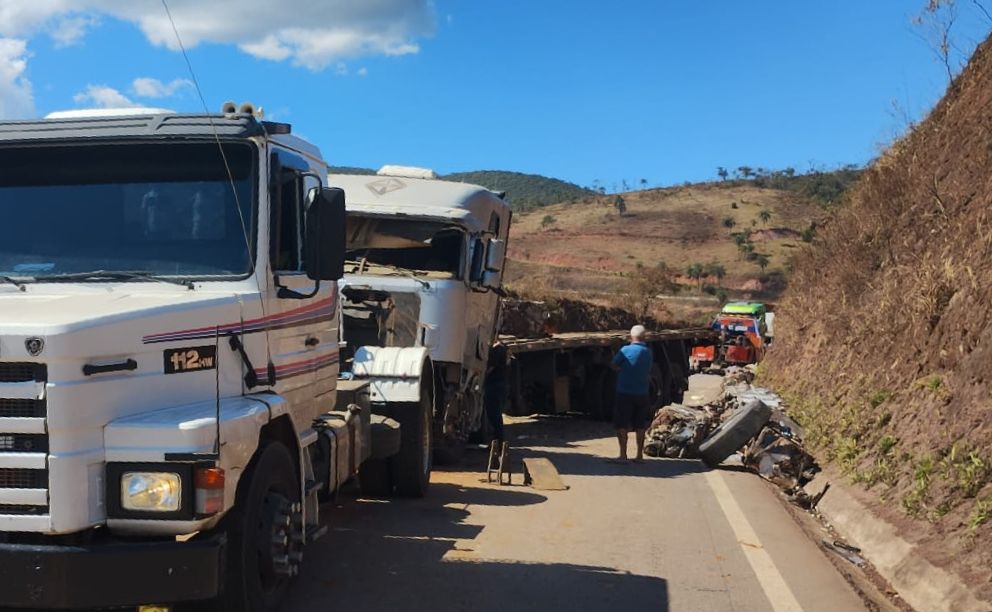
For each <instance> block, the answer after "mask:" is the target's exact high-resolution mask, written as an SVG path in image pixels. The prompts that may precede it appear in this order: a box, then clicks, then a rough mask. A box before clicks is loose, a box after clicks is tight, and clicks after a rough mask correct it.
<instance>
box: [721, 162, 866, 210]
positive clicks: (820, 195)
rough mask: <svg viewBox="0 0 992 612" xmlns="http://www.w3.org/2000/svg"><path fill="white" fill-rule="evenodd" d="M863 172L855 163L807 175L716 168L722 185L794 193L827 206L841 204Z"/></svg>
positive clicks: (815, 171)
mask: <svg viewBox="0 0 992 612" xmlns="http://www.w3.org/2000/svg"><path fill="white" fill-rule="evenodd" d="M863 172H864V168H862V167H860V166H856V165H853V164H848V165H846V166H842V167H840V168H837V169H836V170H811V171H809V172H807V173H806V174H799V173H797V172H796V169H795V168H785V169H783V170H769V169H767V168H752V167H751V166H740V167H738V168H737V169H736V170H732V171H731V170H728V169H727V168H724V167H723V166H719V167H717V169H716V175H717V176H718V177H720V180H721V181H722V182H728V183H731V184H734V183H736V184H740V183H744V182H747V183H748V184H751V185H754V186H755V187H761V188H764V189H781V190H783V191H793V192H796V193H800V194H802V195H804V196H806V197H808V198H811V199H813V200H816V201H817V202H819V203H820V204H821V205H823V206H830V205H831V204H834V203H836V202H838V201H839V200H840V197H841V196H842V195H843V194H844V192H845V191H847V189H848V188H849V187H850V186H851V185H853V184H854V183H855V182H856V181H857V180H858V179H859V178H861V174H862V173H863Z"/></svg>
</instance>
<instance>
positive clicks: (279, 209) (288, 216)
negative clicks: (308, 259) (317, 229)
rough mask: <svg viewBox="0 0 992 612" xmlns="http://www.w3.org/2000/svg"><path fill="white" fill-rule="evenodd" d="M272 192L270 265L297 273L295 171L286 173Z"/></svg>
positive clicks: (298, 187) (298, 183) (299, 235)
mask: <svg viewBox="0 0 992 612" xmlns="http://www.w3.org/2000/svg"><path fill="white" fill-rule="evenodd" d="M273 191H274V192H275V193H273V207H272V235H273V237H274V240H273V241H272V268H273V269H274V270H278V271H280V272H299V271H301V270H302V269H303V268H302V261H303V256H302V253H303V251H302V249H303V181H302V180H300V177H299V175H298V174H296V173H292V172H286V173H284V174H283V176H281V177H280V180H279V182H278V183H277V185H276V187H275V189H274V190H273Z"/></svg>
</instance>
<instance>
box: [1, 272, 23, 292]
mask: <svg viewBox="0 0 992 612" xmlns="http://www.w3.org/2000/svg"><path fill="white" fill-rule="evenodd" d="M0 281H4V282H6V283H10V284H11V285H13V286H15V287H17V288H18V289H20V290H21V291H24V290H25V287H24V281H23V280H19V279H16V278H14V277H13V276H4V275H0Z"/></svg>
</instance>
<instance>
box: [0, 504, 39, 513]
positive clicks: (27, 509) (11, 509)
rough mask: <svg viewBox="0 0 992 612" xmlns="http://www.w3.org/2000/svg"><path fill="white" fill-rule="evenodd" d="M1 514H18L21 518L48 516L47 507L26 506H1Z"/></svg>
mask: <svg viewBox="0 0 992 612" xmlns="http://www.w3.org/2000/svg"><path fill="white" fill-rule="evenodd" d="M0 514H17V515H21V516H38V515H39V514H48V507H47V506H25V505H24V504H0Z"/></svg>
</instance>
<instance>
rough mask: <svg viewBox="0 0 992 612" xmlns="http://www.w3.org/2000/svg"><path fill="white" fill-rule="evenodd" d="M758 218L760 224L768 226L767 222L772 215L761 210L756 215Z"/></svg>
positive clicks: (767, 211)
mask: <svg viewBox="0 0 992 612" xmlns="http://www.w3.org/2000/svg"><path fill="white" fill-rule="evenodd" d="M758 218H759V219H761V222H762V223H764V224H765V225H768V222H769V221H770V220H771V218H772V213H771V211H769V210H763V211H761V212H760V213H758Z"/></svg>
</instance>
